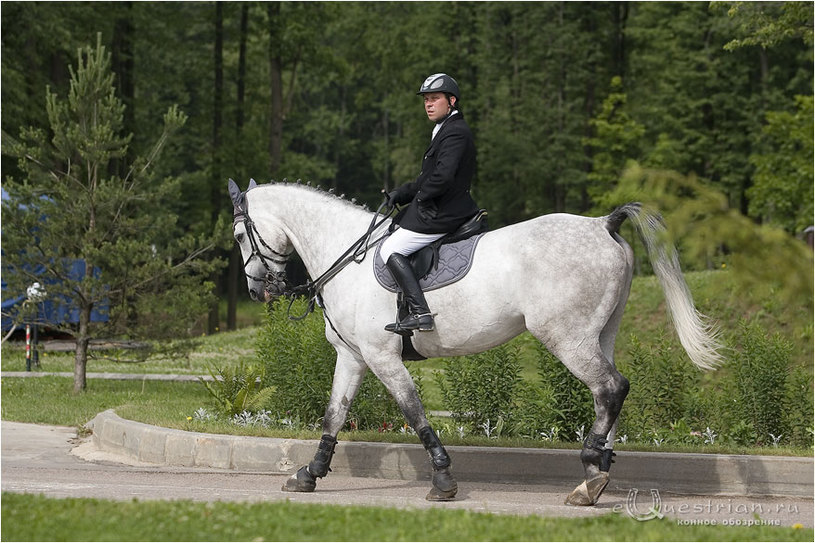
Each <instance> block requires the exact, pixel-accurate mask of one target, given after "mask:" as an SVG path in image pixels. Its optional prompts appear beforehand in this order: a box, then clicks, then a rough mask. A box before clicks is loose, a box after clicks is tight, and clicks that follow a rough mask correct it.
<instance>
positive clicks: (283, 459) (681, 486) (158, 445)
mask: <svg viewBox="0 0 815 543" xmlns="http://www.w3.org/2000/svg"><path fill="white" fill-rule="evenodd" d="M88 426H89V427H90V428H92V429H93V440H92V443H93V444H94V446H95V447H96V448H97V450H100V451H104V452H108V453H111V454H114V455H118V456H122V457H125V458H127V459H130V460H132V461H137V462H145V463H153V464H162V465H168V466H178V467H195V468H215V469H226V470H235V471H257V472H264V473H280V474H288V473H294V471H296V470H297V469H298V468H299V467H300V466H303V465H306V464H308V463H309V462H310V461H311V459H312V458H313V456H314V452H315V451H316V447H317V441H316V440H299V439H278V438H258V437H245V436H228V435H214V434H204V433H198V432H186V431H181V430H171V429H166V428H159V427H156V426H150V425H148V424H143V423H140V422H133V421H129V420H125V419H122V418H120V417H119V416H118V415H116V413H115V412H113V411H112V410H108V411H105V412H103V413H100V414H99V415H97V416H96V417H95V418H94V419H93V420H92V421H91V422H90V423H88ZM447 450H448V451H449V453H450V456H451V457H452V459H453V463H454V465H453V469H454V474H455V476H456V478H457V479H458V481H460V482H492V483H517V484H535V485H547V486H558V487H563V488H564V489H570V488H572V487H573V486H575V485H576V484H577V483H579V482H580V480H582V477H583V469H582V467H581V465H580V459H579V454H578V452H577V451H576V450H555V449H514V448H503V447H456V446H451V447H447ZM331 467H332V469H333V470H335V471H338V472H343V473H346V474H349V475H351V476H354V477H380V478H384V479H402V480H429V479H430V464H429V462H428V458H427V454H426V453H425V451H424V448H423V447H422V446H421V445H419V444H416V445H411V444H391V443H367V442H342V441H341V442H340V443H339V444H338V446H337V449H336V454H335V455H334V460H333V462H332V464H331ZM814 467H815V466H814V464H813V458H799V457H776V456H743V455H720V454H683V453H643V452H633V451H625V452H621V453H619V455H618V456H617V462H616V463H615V464H614V466H613V467H612V470H611V475H612V477H611V483H610V485H609V486H610V488H611V489H617V490H622V491H628V490H629V489H631V488H640V489H645V488H656V489H658V490H659V491H660V492H667V493H676V494H691V495H709V494H711V495H733V496H798V497H809V498H812V496H813V474H814V473H815V471H814V469H813V468H814Z"/></svg>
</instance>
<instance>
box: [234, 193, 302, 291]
mask: <svg viewBox="0 0 815 543" xmlns="http://www.w3.org/2000/svg"><path fill="white" fill-rule="evenodd" d="M256 186H257V183H255V180H254V179H253V180H251V181H250V182H249V187H248V188H247V189H246V192H241V190H240V188H238V184H237V183H235V182H234V181H233V180H232V179H230V180H229V196H230V197H231V198H232V205H233V208H234V209H233V213H234V217H233V222H232V232H233V234H234V235H235V241H236V242H238V247H240V250H241V257H242V258H243V273H244V274H245V275H246V282H247V285H248V287H249V296H251V297H252V299H253V300H255V301H259V302H269V301H271V300H274V299H275V298H277V297H278V296H280V295H282V294H284V293H285V292H286V291H287V289H288V282H287V280H286V263H287V262H288V259H289V256H291V253H292V250H293V249H292V246H291V243H290V242H289V239H288V237H287V236H286V233H285V232H284V230H283V228H281V227H280V226H279V225H276V224H275V221H274V219H273V218H268V219H265V218H264V219H262V220H261V222H260V223H255V222H254V221H253V220H252V219H251V218H250V217H249V202H248V200H247V197H246V193H247V192H249V190H251V189H252V188H254V187H256Z"/></svg>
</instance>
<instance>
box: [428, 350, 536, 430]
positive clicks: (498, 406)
mask: <svg viewBox="0 0 815 543" xmlns="http://www.w3.org/2000/svg"><path fill="white" fill-rule="evenodd" d="M518 354H519V347H518V345H517V344H516V343H509V344H506V345H502V346H500V347H496V348H494V349H490V350H489V351H486V352H483V353H480V354H476V355H472V356H461V357H457V358H455V359H449V358H448V359H444V360H443V365H444V371H443V372H441V371H437V372H436V373H435V378H436V383H437V384H438V386H439V389H440V390H441V395H442V399H443V401H444V405H445V406H446V407H447V408H448V409H449V410H450V412H451V413H452V417H453V420H454V421H455V422H456V423H457V424H460V425H464V426H467V427H469V429H470V431H471V432H476V433H480V432H481V431H482V429H483V430H484V432H485V433H487V434H488V435H493V430H494V429H495V428H496V427H498V426H500V428H498V432H497V433H500V431H501V430H502V428H503V426H504V425H505V424H506V423H507V421H509V420H510V419H511V417H512V408H513V399H514V397H515V392H516V388H517V387H518V384H519V382H520V380H521V376H520V373H521V365H520V363H519V362H518Z"/></svg>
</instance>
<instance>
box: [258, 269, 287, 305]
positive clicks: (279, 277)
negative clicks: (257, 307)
mask: <svg viewBox="0 0 815 543" xmlns="http://www.w3.org/2000/svg"><path fill="white" fill-rule="evenodd" d="M287 292H289V280H288V278H287V277H286V272H285V271H279V272H271V271H270V272H269V273H267V274H266V277H265V278H264V281H263V291H262V292H259V291H258V289H255V288H250V289H249V296H251V297H252V299H253V300H255V301H258V302H267V303H268V302H271V301H273V300H275V299H277V298H278V297H280V296H283V295H285V294H286V293H287Z"/></svg>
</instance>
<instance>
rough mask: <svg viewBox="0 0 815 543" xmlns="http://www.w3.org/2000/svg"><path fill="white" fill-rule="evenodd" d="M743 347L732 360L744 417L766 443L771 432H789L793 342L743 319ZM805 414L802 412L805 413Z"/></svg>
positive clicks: (740, 344) (758, 436)
mask: <svg viewBox="0 0 815 543" xmlns="http://www.w3.org/2000/svg"><path fill="white" fill-rule="evenodd" d="M737 341H738V344H739V346H740V349H739V350H738V351H737V352H736V354H735V356H734V358H733V361H732V366H733V368H732V369H733V371H734V375H735V379H736V390H737V392H738V399H739V401H738V404H737V405H738V409H739V415H740V418H741V419H742V421H744V422H746V423H747V424H748V425H749V426H750V428H751V429H752V430H753V431H754V432H755V437H756V438H757V439H758V440H760V441H762V442H764V443H767V440H768V439H769V435H770V434H774V435H776V436H778V435H782V434H786V433H787V429H786V427H785V422H786V417H785V410H786V408H787V401H786V396H787V392H788V391H787V377H788V373H789V369H790V368H789V359H790V353H791V351H792V344H791V343H789V342H788V341H786V340H784V339H783V338H782V337H781V336H779V335H777V334H776V335H775V336H773V337H768V336H766V335H765V332H764V330H762V329H761V328H760V327H759V326H758V325H756V324H755V323H748V322H742V323H741V326H740V329H739V335H738V338H737ZM802 414H803V413H802Z"/></svg>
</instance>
